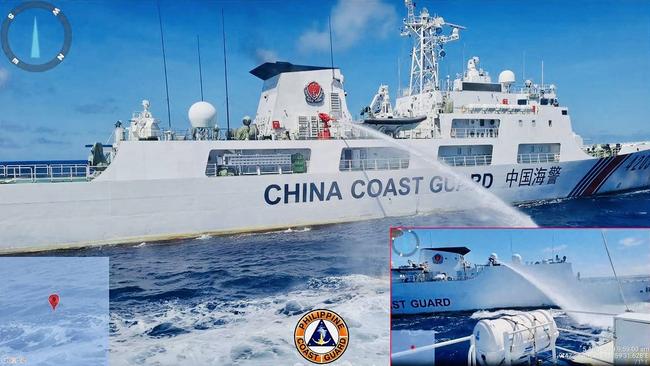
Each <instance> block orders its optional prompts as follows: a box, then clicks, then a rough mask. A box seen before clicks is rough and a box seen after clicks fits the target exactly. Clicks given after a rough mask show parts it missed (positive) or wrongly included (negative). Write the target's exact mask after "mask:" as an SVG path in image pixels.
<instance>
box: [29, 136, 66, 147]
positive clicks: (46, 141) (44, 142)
mask: <svg viewBox="0 0 650 366" xmlns="http://www.w3.org/2000/svg"><path fill="white" fill-rule="evenodd" d="M33 142H34V143H35V144H39V145H63V144H66V142H65V141H61V140H52V139H50V138H47V137H42V136H41V137H37V138H35V139H34V140H33Z"/></svg>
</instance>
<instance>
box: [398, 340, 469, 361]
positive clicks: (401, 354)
mask: <svg viewBox="0 0 650 366" xmlns="http://www.w3.org/2000/svg"><path fill="white" fill-rule="evenodd" d="M463 342H469V343H470V352H471V351H472V350H474V349H475V348H474V343H475V342H476V339H475V338H474V335H473V334H472V335H469V336H466V337H461V338H455V339H450V340H448V341H443V342H438V343H433V344H430V345H428V346H424V347H418V348H415V349H407V350H406V351H400V352H395V353H391V355H390V357H391V358H399V357H404V356H408V355H412V354H414V353H419V352H424V351H433V350H435V349H436V348H440V347H446V346H451V345H452V344H456V343H463ZM472 359H476V357H472Z"/></svg>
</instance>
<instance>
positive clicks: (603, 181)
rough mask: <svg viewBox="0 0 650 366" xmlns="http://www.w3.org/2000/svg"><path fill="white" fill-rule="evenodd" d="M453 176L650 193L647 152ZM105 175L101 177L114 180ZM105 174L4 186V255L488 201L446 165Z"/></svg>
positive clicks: (496, 185) (540, 191)
mask: <svg viewBox="0 0 650 366" xmlns="http://www.w3.org/2000/svg"><path fill="white" fill-rule="evenodd" d="M113 164H115V163H113ZM413 165H415V164H413ZM109 168H110V167H109ZM109 170H110V169H109ZM452 171H453V172H454V173H455V174H457V175H458V176H462V177H464V178H467V179H470V180H472V181H475V182H477V183H478V184H480V185H482V186H483V187H485V188H486V189H487V190H488V191H490V192H491V193H493V194H494V195H496V196H497V197H499V198H500V199H502V200H504V201H505V202H509V203H521V202H529V201H538V200H549V199H557V198H566V197H580V196H586V195H597V194H608V193H613V192H620V191H627V190H634V189H641V188H645V187H648V186H650V151H641V152H636V153H632V154H626V155H621V156H618V157H615V158H605V159H587V160H579V161H568V162H555V163H538V164H504V165H489V166H472V167H455V168H452ZM107 173H108V171H107V172H106V173H102V174H103V175H104V174H106V175H107V176H108V177H110V175H109V174H107ZM114 176H115V177H118V178H119V176H118V175H117V174H115V175H114ZM101 178H102V176H100V177H99V178H98V179H95V180H93V181H91V182H61V183H29V184H27V183H26V184H18V183H14V184H4V185H0V252H2V253H8V252H22V251H38V250H50V249H57V248H69V247H81V246H89V245H104V244H117V243H133V242H142V241H154V240H166V239H173V238H179V237H190V236H196V235H201V234H225V233H236V232H252V231H265V230H274V229H282V228H288V227H300V226H312V225H319V224H330V223H340V222H350V221H359V220H367V219H376V218H382V217H396V216H408V215H415V214H423V213H431V212H439V211H455V210H476V209H477V208H478V209H480V208H481V207H482V205H486V203H485V200H486V199H487V200H488V201H489V198H485V197H482V196H481V195H479V194H468V193H467V192H468V190H469V189H468V188H467V187H466V182H462V181H460V180H459V179H458V178H456V177H454V174H451V173H449V172H448V171H445V169H434V168H430V169H427V168H421V167H420V168H417V167H413V168H409V169H401V170H385V171H336V172H335V173H305V174H283V175H260V176H229V177H206V176H203V177H201V176H197V177H192V178H178V179H175V178H164V179H101ZM487 204H489V203H487ZM513 224H516V223H513Z"/></svg>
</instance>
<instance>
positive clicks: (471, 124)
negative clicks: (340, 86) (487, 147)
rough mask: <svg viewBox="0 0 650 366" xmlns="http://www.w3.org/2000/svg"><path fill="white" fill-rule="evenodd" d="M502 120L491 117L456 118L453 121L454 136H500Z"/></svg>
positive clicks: (460, 137) (452, 131)
mask: <svg viewBox="0 0 650 366" xmlns="http://www.w3.org/2000/svg"><path fill="white" fill-rule="evenodd" d="M500 124H501V120H499V119H491V118H462V119H461V118H455V119H453V120H452V121H451V137H452V138H459V139H463V138H496V137H499V125H500Z"/></svg>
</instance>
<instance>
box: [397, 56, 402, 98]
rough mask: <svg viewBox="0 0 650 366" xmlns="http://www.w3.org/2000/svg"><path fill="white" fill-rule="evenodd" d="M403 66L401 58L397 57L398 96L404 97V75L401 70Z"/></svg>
mask: <svg viewBox="0 0 650 366" xmlns="http://www.w3.org/2000/svg"><path fill="white" fill-rule="evenodd" d="M401 66H402V65H401V64H400V60H399V56H397V96H400V95H402V74H401V73H400V69H401V68H402V67H401Z"/></svg>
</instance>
